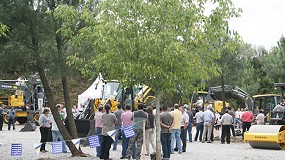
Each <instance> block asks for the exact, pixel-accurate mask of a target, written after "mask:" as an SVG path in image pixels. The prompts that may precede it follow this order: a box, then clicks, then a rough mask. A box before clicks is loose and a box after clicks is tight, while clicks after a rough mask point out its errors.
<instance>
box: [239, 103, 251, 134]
mask: <svg viewBox="0 0 285 160" xmlns="http://www.w3.org/2000/svg"><path fill="white" fill-rule="evenodd" d="M244 110H245V112H244V113H243V114H242V115H241V121H242V138H243V135H244V132H246V131H248V130H249V128H250V126H251V122H253V121H254V116H253V114H252V113H251V112H249V111H248V108H245V109H244Z"/></svg>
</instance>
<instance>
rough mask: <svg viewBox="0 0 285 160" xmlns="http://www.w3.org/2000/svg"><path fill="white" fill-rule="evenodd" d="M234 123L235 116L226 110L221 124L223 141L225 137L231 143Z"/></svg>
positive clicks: (222, 141)
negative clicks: (231, 131)
mask: <svg viewBox="0 0 285 160" xmlns="http://www.w3.org/2000/svg"><path fill="white" fill-rule="evenodd" d="M232 123H233V116H232V115H230V114H229V111H228V110H226V111H225V114H224V115H223V116H222V118H221V125H222V137H221V143H222V144H224V143H225V138H226V140H227V144H230V137H231V133H230V129H231V125H232Z"/></svg>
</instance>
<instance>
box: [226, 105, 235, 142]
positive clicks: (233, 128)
mask: <svg viewBox="0 0 285 160" xmlns="http://www.w3.org/2000/svg"><path fill="white" fill-rule="evenodd" d="M228 113H229V115H231V116H232V117H233V118H235V113H234V111H232V108H231V107H228ZM231 130H232V134H233V136H234V137H235V136H236V135H235V126H234V124H231Z"/></svg>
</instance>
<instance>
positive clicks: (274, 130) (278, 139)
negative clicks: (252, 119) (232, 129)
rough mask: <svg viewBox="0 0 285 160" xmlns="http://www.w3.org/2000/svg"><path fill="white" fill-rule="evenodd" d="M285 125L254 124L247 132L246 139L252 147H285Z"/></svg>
mask: <svg viewBox="0 0 285 160" xmlns="http://www.w3.org/2000/svg"><path fill="white" fill-rule="evenodd" d="M284 137H285V126H283V125H253V126H251V127H250V129H249V131H248V132H246V133H245V137H244V138H245V141H247V142H249V145H250V146H251V147H252V148H264V149H279V150H280V149H282V150H283V149H285V138H284Z"/></svg>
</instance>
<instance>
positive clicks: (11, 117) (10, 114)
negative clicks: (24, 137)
mask: <svg viewBox="0 0 285 160" xmlns="http://www.w3.org/2000/svg"><path fill="white" fill-rule="evenodd" d="M7 114H8V130H10V128H11V124H12V125H13V130H15V117H16V112H15V111H14V107H12V108H11V109H10V111H8V113H7Z"/></svg>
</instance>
